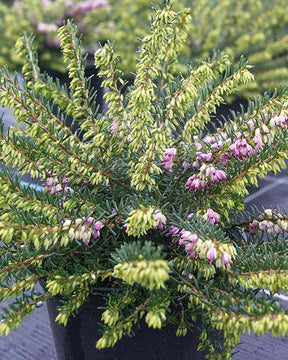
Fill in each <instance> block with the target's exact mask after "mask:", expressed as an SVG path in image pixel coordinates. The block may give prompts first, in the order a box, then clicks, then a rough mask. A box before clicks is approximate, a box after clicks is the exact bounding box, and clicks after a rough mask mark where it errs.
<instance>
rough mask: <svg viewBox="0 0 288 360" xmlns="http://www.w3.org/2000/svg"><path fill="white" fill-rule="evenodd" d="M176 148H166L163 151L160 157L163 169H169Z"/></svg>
mask: <svg viewBox="0 0 288 360" xmlns="http://www.w3.org/2000/svg"><path fill="white" fill-rule="evenodd" d="M176 152H177V150H176V149H175V148H169V149H166V150H165V152H164V158H163V159H162V163H163V164H164V165H163V170H169V169H171V167H172V165H173V161H174V158H175V155H176Z"/></svg>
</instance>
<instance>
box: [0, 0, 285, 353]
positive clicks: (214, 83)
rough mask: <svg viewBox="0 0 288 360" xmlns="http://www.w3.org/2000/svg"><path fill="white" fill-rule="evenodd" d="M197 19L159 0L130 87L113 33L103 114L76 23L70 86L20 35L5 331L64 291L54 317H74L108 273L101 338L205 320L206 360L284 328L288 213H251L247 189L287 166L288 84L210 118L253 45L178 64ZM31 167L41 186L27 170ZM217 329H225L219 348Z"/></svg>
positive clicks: (241, 78) (10, 95) (9, 80)
mask: <svg viewBox="0 0 288 360" xmlns="http://www.w3.org/2000/svg"><path fill="white" fill-rule="evenodd" d="M190 22H191V15H190V13H189V11H188V10H184V11H182V12H175V11H174V10H173V9H172V7H171V4H170V2H169V1H164V2H163V4H162V6H161V7H160V8H159V9H155V11H154V13H153V17H152V21H151V31H150V33H149V34H148V35H146V36H145V37H144V38H143V40H142V45H141V48H140V51H139V54H138V62H137V65H136V73H135V79H134V84H133V85H132V86H130V87H128V88H127V87H125V86H123V85H125V83H124V81H123V80H122V77H121V75H122V74H121V71H120V70H119V68H118V66H119V63H120V59H119V57H117V56H116V54H115V53H114V50H113V46H112V45H111V44H110V43H107V44H105V45H103V47H101V48H100V49H99V50H97V51H96V53H95V64H96V67H97V69H98V75H99V76H100V77H102V79H103V83H102V86H103V87H105V88H108V89H109V91H108V92H106V94H105V100H106V102H107V111H105V112H103V113H99V112H98V111H97V106H96V104H95V101H94V99H95V93H94V91H93V89H91V88H90V87H89V83H90V79H87V78H85V75H84V61H83V58H82V46H81V42H80V41H79V39H78V38H77V35H76V27H75V25H73V23H71V22H68V23H67V24H66V25H64V26H62V27H61V28H60V29H59V30H58V36H59V40H60V45H61V48H62V52H63V61H64V63H65V66H66V68H67V71H68V75H69V78H70V84H69V87H68V88H67V87H66V86H61V85H60V84H59V82H58V81H57V80H53V79H52V78H51V77H49V76H48V75H47V74H42V73H41V72H40V70H39V66H38V60H37V54H36V51H35V49H34V46H33V43H32V42H31V39H30V38H27V37H26V36H24V37H23V38H22V39H21V40H19V41H18V42H17V47H18V50H17V52H18V54H19V55H20V56H22V58H24V59H25V64H24V67H23V69H22V73H23V76H24V79H23V82H22V83H21V84H20V83H19V81H18V78H17V77H16V76H15V77H14V78H13V77H10V76H9V73H8V70H7V68H5V69H3V70H2V72H1V82H0V89H1V93H0V104H1V105H2V106H5V107H8V108H13V111H14V116H15V118H16V120H17V122H18V124H19V126H18V127H13V128H10V129H9V131H8V133H7V134H4V131H3V126H2V128H1V131H0V138H1V141H0V150H1V151H0V157H1V162H2V169H1V172H0V189H1V191H0V204H1V208H0V239H1V244H2V245H1V248H0V257H1V262H0V282H1V287H0V298H1V300H2V301H5V300H6V299H7V298H12V299H13V300H11V302H10V304H9V305H7V307H6V310H5V311H4V312H3V314H1V316H2V320H1V322H0V333H1V334H2V335H7V334H8V333H9V332H10V331H11V330H13V329H15V328H16V327H18V326H19V325H20V324H21V321H22V320H23V318H24V317H26V316H28V315H29V314H30V313H32V312H33V311H34V309H35V308H36V307H38V306H40V305H41V304H42V303H43V302H45V301H47V300H49V299H51V298H52V297H54V296H61V298H62V302H61V305H60V306H59V307H58V316H57V318H56V321H58V322H59V323H60V324H64V325H65V324H67V321H68V318H69V317H70V316H71V315H72V314H75V313H77V310H78V309H79V308H80V306H81V305H82V304H83V303H84V302H85V301H86V300H87V299H88V297H89V294H90V292H91V291H92V289H93V287H95V286H103V284H105V286H107V285H109V286H110V287H111V290H112V291H111V293H110V294H109V296H108V297H107V299H106V307H105V310H104V311H103V315H102V321H103V326H102V337H101V338H100V339H99V340H98V341H97V344H96V346H97V348H98V349H102V348H106V347H111V346H113V345H115V343H116V342H117V341H121V338H122V337H123V336H125V335H127V334H133V326H134V325H135V324H136V323H139V322H140V319H144V321H145V322H146V324H147V326H149V327H152V328H158V329H161V328H162V327H165V326H166V325H172V326H174V327H175V332H176V334H177V335H178V336H185V335H186V336H193V334H192V333H191V329H193V326H194V323H195V320H196V317H198V318H199V317H201V319H202V324H203V326H202V332H201V335H200V336H199V346H198V350H199V351H200V350H204V349H206V350H207V351H208V353H209V354H208V355H207V356H208V358H209V359H230V358H231V356H232V355H231V354H232V350H233V348H234V347H235V345H236V344H237V343H238V342H239V340H240V336H241V334H242V333H243V332H245V331H248V332H251V331H254V333H255V334H257V335H261V334H264V333H266V332H271V333H272V335H273V336H282V335H284V334H287V331H288V314H287V310H284V309H283V307H282V305H281V303H280V302H279V301H278V299H277V298H276V297H274V296H273V295H274V294H275V293H279V292H280V291H282V290H283V291H287V281H286V280H287V271H288V264H287V242H286V238H287V228H288V218H287V215H286V213H285V212H283V211H280V210H279V209H259V210H257V209H254V210H253V211H252V210H251V211H250V212H247V211H244V199H245V196H246V195H247V194H248V190H247V187H248V186H251V185H253V186H257V182H258V179H259V178H263V177H264V176H265V174H267V172H271V171H272V172H274V173H277V172H278V171H280V170H281V168H284V167H285V160H286V159H287V156H288V144H287V141H286V140H287V121H288V114H287V103H288V89H287V88H283V89H281V90H278V91H275V93H274V94H273V95H271V94H270V95H268V94H267V95H265V96H263V97H262V98H256V99H255V101H250V102H249V104H248V107H247V109H245V110H244V109H242V111H241V112H238V113H234V112H232V113H231V115H230V116H229V117H228V118H227V119H225V124H224V125H222V126H220V127H219V128H215V129H214V130H212V131H208V130H207V126H206V125H207V124H209V123H211V117H212V118H213V116H215V112H216V109H217V107H218V106H219V105H220V104H221V103H222V102H223V101H224V96H229V95H231V94H233V93H234V92H235V91H236V90H237V89H238V88H239V86H242V85H244V84H247V83H249V82H250V81H253V75H252V74H251V72H250V68H251V67H250V66H249V65H248V63H247V61H246V60H245V59H244V58H241V59H240V60H239V61H238V62H233V61H231V60H230V58H229V57H228V56H227V55H225V54H222V53H218V54H215V55H214V56H213V57H211V58H206V59H202V60H199V61H195V62H193V63H192V64H191V65H190V66H189V67H188V68H187V75H186V76H182V75H179V76H178V77H175V76H174V75H173V74H174V73H175V68H176V67H177V64H178V57H179V55H180V54H181V50H182V48H183V46H185V44H186V41H187V36H189V34H188V33H187V30H188V28H189V24H190ZM71 118H72V119H73V121H72V123H71ZM68 121H69V124H71V125H70V126H68ZM9 169H15V170H17V172H15V171H14V170H13V171H12V170H9ZM28 173H29V174H31V176H32V178H34V179H37V180H38V182H40V185H41V184H42V186H39V185H38V186H37V187H35V186H31V185H29V184H25V183H23V182H22V181H21V174H28ZM38 281H40V282H41V284H42V288H43V290H39V289H38V288H35V284H36V283H37V282H38ZM142 326H143V324H142ZM213 329H214V330H216V331H218V332H220V333H223V335H224V340H223V341H222V342H221V344H220V345H219V344H218V346H216V345H217V344H215V338H214V336H213ZM191 334H192V335H191Z"/></svg>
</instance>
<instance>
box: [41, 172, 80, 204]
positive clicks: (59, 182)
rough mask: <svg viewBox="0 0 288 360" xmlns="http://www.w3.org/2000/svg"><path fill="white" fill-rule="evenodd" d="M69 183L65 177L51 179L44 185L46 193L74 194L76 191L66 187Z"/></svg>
mask: <svg viewBox="0 0 288 360" xmlns="http://www.w3.org/2000/svg"><path fill="white" fill-rule="evenodd" d="M67 181H68V180H67V178H66V177H65V176H58V177H57V176H55V177H49V178H48V179H47V180H46V181H45V183H44V185H45V186H46V187H45V191H47V192H48V193H49V194H51V195H53V194H58V193H64V194H74V190H73V189H72V188H71V187H69V186H66V185H65V184H66V183H67ZM63 200H65V199H63Z"/></svg>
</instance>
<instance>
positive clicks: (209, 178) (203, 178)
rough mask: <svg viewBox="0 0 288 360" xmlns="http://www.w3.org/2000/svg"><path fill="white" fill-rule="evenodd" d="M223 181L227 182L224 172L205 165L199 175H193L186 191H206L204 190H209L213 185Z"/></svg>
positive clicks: (187, 183) (188, 181)
mask: <svg viewBox="0 0 288 360" xmlns="http://www.w3.org/2000/svg"><path fill="white" fill-rule="evenodd" d="M222 180H227V175H226V173H225V171H224V170H221V169H217V168H215V167H214V166H206V165H205V164H203V165H202V166H201V168H200V172H199V174H193V175H192V176H190V178H189V179H188V180H187V182H186V189H187V190H192V191H196V190H200V191H204V189H205V188H209V187H210V185H211V184H212V183H216V182H218V181H222Z"/></svg>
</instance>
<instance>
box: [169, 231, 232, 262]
mask: <svg viewBox="0 0 288 360" xmlns="http://www.w3.org/2000/svg"><path fill="white" fill-rule="evenodd" d="M168 235H170V236H172V237H174V236H175V235H177V236H178V238H179V240H178V246H179V247H180V246H184V247H185V252H186V254H187V255H188V256H189V257H190V259H195V258H197V257H199V255H200V258H202V259H203V249H205V252H204V254H206V255H204V256H206V259H207V260H208V261H209V262H210V263H212V261H213V260H216V267H218V268H219V267H221V265H222V264H224V265H225V266H228V265H229V264H230V262H231V255H230V254H229V253H228V252H227V251H223V250H221V249H220V251H219V250H217V249H216V247H215V246H214V244H213V243H212V242H211V241H203V240H201V239H200V238H199V237H198V235H197V234H195V233H192V232H191V231H188V230H185V229H183V230H180V229H179V228H177V227H175V226H170V230H169V233H168ZM220 247H221V245H220ZM219 256H220V257H219Z"/></svg>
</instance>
